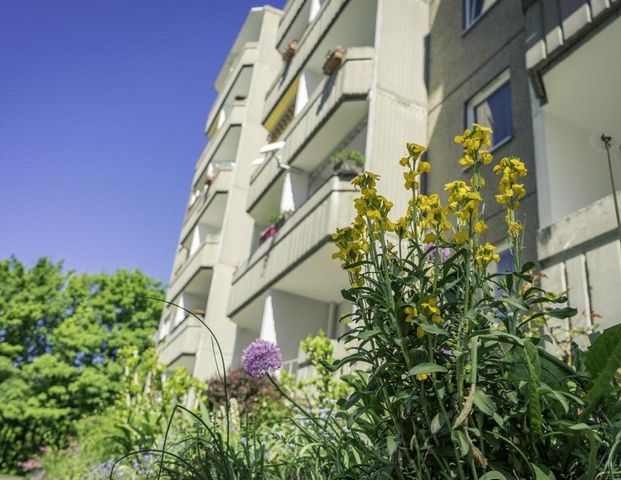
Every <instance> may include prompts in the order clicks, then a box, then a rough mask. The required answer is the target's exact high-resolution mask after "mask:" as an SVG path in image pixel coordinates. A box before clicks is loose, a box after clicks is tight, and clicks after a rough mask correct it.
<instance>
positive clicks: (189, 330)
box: [159, 315, 203, 366]
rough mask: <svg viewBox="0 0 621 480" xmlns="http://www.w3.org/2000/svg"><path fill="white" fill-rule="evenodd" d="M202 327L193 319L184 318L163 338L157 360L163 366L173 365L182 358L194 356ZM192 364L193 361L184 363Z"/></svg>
mask: <svg viewBox="0 0 621 480" xmlns="http://www.w3.org/2000/svg"><path fill="white" fill-rule="evenodd" d="M202 328H203V327H202V325H201V324H200V322H199V321H198V320H196V319H195V318H194V317H192V316H189V315H186V317H185V318H184V319H183V320H182V321H181V322H179V323H178V324H177V325H175V326H173V327H172V330H171V331H170V332H169V333H168V335H167V336H166V337H164V338H163V339H162V341H161V343H160V347H159V359H160V361H161V362H162V363H164V364H165V365H168V366H171V365H174V364H175V363H176V362H177V361H178V360H179V359H180V358H181V357H183V356H195V355H196V352H197V350H198V346H199V345H198V343H199V340H200V337H201V331H202ZM186 363H189V364H193V361H190V362H186Z"/></svg>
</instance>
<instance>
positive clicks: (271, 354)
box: [242, 338, 282, 377]
mask: <svg viewBox="0 0 621 480" xmlns="http://www.w3.org/2000/svg"><path fill="white" fill-rule="evenodd" d="M242 365H243V366H244V371H245V372H246V373H247V374H248V375H250V376H251V377H260V376H261V375H265V374H267V373H271V372H274V371H278V370H280V368H281V367H282V354H281V353H280V349H279V348H278V345H276V344H275V343H272V342H268V341H267V340H262V339H260V338H258V339H256V340H255V341H254V342H252V343H251V344H250V345H248V347H246V349H245V350H244V353H243V354H242Z"/></svg>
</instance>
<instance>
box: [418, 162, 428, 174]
mask: <svg viewBox="0 0 621 480" xmlns="http://www.w3.org/2000/svg"><path fill="white" fill-rule="evenodd" d="M416 171H417V172H418V173H419V174H420V173H429V172H430V171H431V163H429V162H419V164H418V166H417V168H416Z"/></svg>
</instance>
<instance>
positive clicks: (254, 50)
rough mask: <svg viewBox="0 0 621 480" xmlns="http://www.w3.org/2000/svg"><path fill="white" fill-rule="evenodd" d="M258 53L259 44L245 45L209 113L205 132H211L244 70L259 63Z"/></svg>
mask: <svg viewBox="0 0 621 480" xmlns="http://www.w3.org/2000/svg"><path fill="white" fill-rule="evenodd" d="M258 53H259V46H258V43H257V42H248V43H247V44H246V45H244V48H243V50H242V51H241V52H240V54H239V56H238V57H237V60H236V62H235V64H234V65H233V67H232V68H231V70H230V73H229V75H228V77H227V78H228V79H227V81H226V83H225V84H224V87H223V88H222V91H221V92H220V94H219V95H218V97H217V98H216V100H215V102H214V103H213V106H212V107H211V110H210V111H209V116H208V117H207V123H206V125H205V132H207V131H208V130H209V128H210V127H211V125H212V123H213V122H214V121H215V120H216V118H217V116H218V112H220V110H221V109H222V106H223V105H224V103H225V101H226V100H227V98H228V97H229V95H230V93H231V92H232V90H233V87H234V86H235V83H236V82H237V79H238V78H239V75H240V73H241V71H242V69H243V68H245V67H249V66H252V65H254V63H255V62H256V61H257V56H258Z"/></svg>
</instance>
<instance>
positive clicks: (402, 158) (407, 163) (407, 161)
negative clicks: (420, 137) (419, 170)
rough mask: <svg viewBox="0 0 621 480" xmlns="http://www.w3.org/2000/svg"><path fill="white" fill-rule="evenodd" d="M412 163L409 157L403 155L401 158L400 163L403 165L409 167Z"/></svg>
mask: <svg viewBox="0 0 621 480" xmlns="http://www.w3.org/2000/svg"><path fill="white" fill-rule="evenodd" d="M409 164H410V159H409V158H408V157H401V160H399V165H401V166H402V167H407V166H408V165H409Z"/></svg>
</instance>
